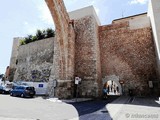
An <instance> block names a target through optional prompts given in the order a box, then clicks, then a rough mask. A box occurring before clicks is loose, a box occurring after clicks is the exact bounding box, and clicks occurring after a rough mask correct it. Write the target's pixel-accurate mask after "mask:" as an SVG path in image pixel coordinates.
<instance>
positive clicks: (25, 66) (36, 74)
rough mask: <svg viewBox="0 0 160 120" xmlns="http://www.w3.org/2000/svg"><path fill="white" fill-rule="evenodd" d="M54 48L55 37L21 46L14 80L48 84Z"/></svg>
mask: <svg viewBox="0 0 160 120" xmlns="http://www.w3.org/2000/svg"><path fill="white" fill-rule="evenodd" d="M53 48H54V38H53V37H52V38H48V39H44V40H40V41H36V42H32V43H29V44H26V45H21V46H19V48H18V56H17V65H16V72H15V75H14V80H25V81H45V82H48V81H49V76H50V71H51V68H52V65H53V54H54V49H53Z"/></svg>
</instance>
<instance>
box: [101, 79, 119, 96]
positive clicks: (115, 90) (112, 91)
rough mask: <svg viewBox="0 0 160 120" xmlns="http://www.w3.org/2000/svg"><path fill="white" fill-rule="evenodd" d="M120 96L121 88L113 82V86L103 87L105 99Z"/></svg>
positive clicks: (106, 85)
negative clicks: (108, 96) (109, 96)
mask: <svg viewBox="0 0 160 120" xmlns="http://www.w3.org/2000/svg"><path fill="white" fill-rule="evenodd" d="M118 94H119V87H118V86H116V85H115V84H114V83H113V81H112V82H111V84H108V83H106V84H104V86H103V97H104V98H107V95H118Z"/></svg>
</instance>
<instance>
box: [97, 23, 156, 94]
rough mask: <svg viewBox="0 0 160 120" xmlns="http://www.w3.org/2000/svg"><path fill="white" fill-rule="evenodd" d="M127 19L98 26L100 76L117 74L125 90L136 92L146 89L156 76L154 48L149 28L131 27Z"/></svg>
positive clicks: (145, 90)
mask: <svg viewBox="0 0 160 120" xmlns="http://www.w3.org/2000/svg"><path fill="white" fill-rule="evenodd" d="M129 27H130V26H129V22H123V23H117V24H116V23H115V24H112V25H107V26H100V27H99V41H100V50H101V67H102V78H105V77H106V76H110V75H116V76H118V77H119V78H120V80H124V89H125V91H126V92H127V90H128V89H134V90H135V91H134V92H135V93H136V94H137V95H140V94H142V93H143V94H147V93H148V92H149V90H148V89H149V88H148V81H149V80H151V81H152V80H155V79H156V59H155V47H154V42H153V38H152V31H151V28H150V27H146V28H141V29H132V30H131V29H130V28H129Z"/></svg>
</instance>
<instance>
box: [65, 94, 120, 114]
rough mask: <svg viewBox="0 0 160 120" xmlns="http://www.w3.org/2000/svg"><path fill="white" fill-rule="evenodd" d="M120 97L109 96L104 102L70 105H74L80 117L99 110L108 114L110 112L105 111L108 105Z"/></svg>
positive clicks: (95, 101)
mask: <svg viewBox="0 0 160 120" xmlns="http://www.w3.org/2000/svg"><path fill="white" fill-rule="evenodd" d="M118 97H119V96H108V98H107V99H103V100H91V101H85V102H74V103H68V104H71V105H73V106H74V107H75V108H76V109H77V111H78V114H79V116H82V115H85V114H90V113H94V112H96V111H99V110H101V112H102V113H108V111H107V110H106V109H105V106H106V104H108V103H110V102H112V101H113V100H115V99H117V98H118Z"/></svg>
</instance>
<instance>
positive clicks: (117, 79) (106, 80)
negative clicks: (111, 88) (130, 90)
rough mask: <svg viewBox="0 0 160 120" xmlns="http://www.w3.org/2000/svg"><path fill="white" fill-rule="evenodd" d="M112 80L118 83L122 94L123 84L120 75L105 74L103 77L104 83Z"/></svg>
mask: <svg viewBox="0 0 160 120" xmlns="http://www.w3.org/2000/svg"><path fill="white" fill-rule="evenodd" d="M110 80H111V81H114V82H115V83H116V84H117V85H118V87H119V92H120V95H122V86H121V84H120V83H119V77H118V76H116V75H109V76H105V77H104V78H102V84H103V85H104V84H105V83H106V82H108V81H110Z"/></svg>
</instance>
